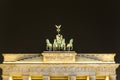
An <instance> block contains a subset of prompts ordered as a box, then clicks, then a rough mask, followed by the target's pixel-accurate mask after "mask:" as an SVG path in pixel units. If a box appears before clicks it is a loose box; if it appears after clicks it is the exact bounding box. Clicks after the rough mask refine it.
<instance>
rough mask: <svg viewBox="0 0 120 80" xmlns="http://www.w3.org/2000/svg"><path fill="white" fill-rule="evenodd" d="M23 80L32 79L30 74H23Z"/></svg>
mask: <svg viewBox="0 0 120 80" xmlns="http://www.w3.org/2000/svg"><path fill="white" fill-rule="evenodd" d="M23 80H31V77H30V76H23Z"/></svg>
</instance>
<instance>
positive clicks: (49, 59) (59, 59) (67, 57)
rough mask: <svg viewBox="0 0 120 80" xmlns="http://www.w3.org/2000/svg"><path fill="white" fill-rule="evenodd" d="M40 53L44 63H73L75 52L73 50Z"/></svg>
mask: <svg viewBox="0 0 120 80" xmlns="http://www.w3.org/2000/svg"><path fill="white" fill-rule="evenodd" d="M42 55H43V62H45V63H74V62H75V56H76V55H77V53H75V52H74V51H44V52H43V53H42Z"/></svg>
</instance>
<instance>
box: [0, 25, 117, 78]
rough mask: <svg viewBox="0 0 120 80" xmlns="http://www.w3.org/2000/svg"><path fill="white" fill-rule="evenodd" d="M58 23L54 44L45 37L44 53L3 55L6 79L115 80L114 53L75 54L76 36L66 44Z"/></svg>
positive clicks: (3, 70)
mask: <svg viewBox="0 0 120 80" xmlns="http://www.w3.org/2000/svg"><path fill="white" fill-rule="evenodd" d="M55 26H56V28H57V32H58V34H57V35H56V38H55V39H54V40H53V43H51V42H50V40H49V39H46V51H43V53H16V54H15V53H3V54H2V55H3V56H4V62H3V63H2V64H0V68H1V69H2V79H3V80H116V69H117V68H118V66H119V64H116V63H115V61H114V57H115V55H116V54H115V53H102V54H99V53H76V52H75V51H73V38H71V39H70V40H69V42H68V43H66V41H65V38H64V37H63V35H61V34H60V30H61V29H60V27H61V25H59V26H58V25H55Z"/></svg>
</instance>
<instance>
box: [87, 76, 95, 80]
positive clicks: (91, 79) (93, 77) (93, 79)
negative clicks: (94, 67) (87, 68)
mask: <svg viewBox="0 0 120 80" xmlns="http://www.w3.org/2000/svg"><path fill="white" fill-rule="evenodd" d="M88 80H89V79H88ZM90 80H96V76H90Z"/></svg>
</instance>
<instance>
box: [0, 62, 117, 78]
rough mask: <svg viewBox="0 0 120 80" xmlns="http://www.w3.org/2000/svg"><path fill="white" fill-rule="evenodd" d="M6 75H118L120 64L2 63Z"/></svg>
mask: <svg viewBox="0 0 120 80" xmlns="http://www.w3.org/2000/svg"><path fill="white" fill-rule="evenodd" d="M1 66H2V69H3V74H4V75H11V76H12V75H37V74H39V75H54V76H55V75H59V76H60V75H62V76H63V75H64V76H65V75H91V76H92V75H111V76H112V75H116V68H117V67H118V66H119V64H79V63H77V64H73V63H70V64H69V63H68V64H67V63H66V64H64V63H58V64H57V63H42V64H26V63H23V64H19V63H18V64H8V63H7V64H2V65H1Z"/></svg>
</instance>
